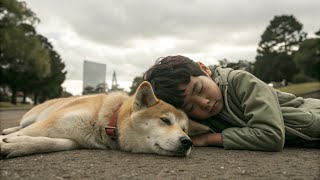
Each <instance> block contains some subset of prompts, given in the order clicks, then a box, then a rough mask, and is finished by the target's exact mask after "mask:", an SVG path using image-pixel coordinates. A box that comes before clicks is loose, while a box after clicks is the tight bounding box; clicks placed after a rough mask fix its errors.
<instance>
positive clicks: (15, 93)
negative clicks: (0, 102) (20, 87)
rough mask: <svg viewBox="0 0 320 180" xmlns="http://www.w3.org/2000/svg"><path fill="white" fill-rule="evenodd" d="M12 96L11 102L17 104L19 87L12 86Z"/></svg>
mask: <svg viewBox="0 0 320 180" xmlns="http://www.w3.org/2000/svg"><path fill="white" fill-rule="evenodd" d="M11 91H12V96H11V103H12V104H14V105H17V88H16V87H15V86H13V87H11Z"/></svg>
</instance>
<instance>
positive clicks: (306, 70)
mask: <svg viewBox="0 0 320 180" xmlns="http://www.w3.org/2000/svg"><path fill="white" fill-rule="evenodd" d="M315 34H316V35H318V37H316V38H310V39H306V40H304V41H303V42H301V44H300V47H299V50H298V52H297V53H295V55H294V62H295V63H296V65H297V67H298V69H299V70H300V72H299V75H300V76H303V75H304V76H307V77H310V78H315V79H317V80H319V81H320V30H319V31H318V32H316V33H315Z"/></svg>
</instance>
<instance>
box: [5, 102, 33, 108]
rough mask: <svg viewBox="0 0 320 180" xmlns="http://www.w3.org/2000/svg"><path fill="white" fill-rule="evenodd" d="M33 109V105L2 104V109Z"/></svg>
mask: <svg viewBox="0 0 320 180" xmlns="http://www.w3.org/2000/svg"><path fill="white" fill-rule="evenodd" d="M22 107H23V108H32V107H33V105H30V104H17V105H14V104H11V103H10V102H0V108H22Z"/></svg>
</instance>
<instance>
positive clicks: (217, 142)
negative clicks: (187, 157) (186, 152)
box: [191, 133, 222, 146]
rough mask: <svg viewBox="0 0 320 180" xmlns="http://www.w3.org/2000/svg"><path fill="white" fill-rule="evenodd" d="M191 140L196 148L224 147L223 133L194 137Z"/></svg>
mask: <svg viewBox="0 0 320 180" xmlns="http://www.w3.org/2000/svg"><path fill="white" fill-rule="evenodd" d="M191 140H192V142H193V145H194V146H212V145H214V146H222V137H221V133H209V134H201V135H198V136H192V137H191Z"/></svg>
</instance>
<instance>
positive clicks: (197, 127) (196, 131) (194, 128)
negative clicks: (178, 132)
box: [188, 119, 212, 136]
mask: <svg viewBox="0 0 320 180" xmlns="http://www.w3.org/2000/svg"><path fill="white" fill-rule="evenodd" d="M210 132H212V131H211V129H210V128H209V127H208V126H206V125H203V124H200V123H198V122H196V121H193V120H191V119H189V131H188V135H189V136H196V135H200V134H206V133H210Z"/></svg>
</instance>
